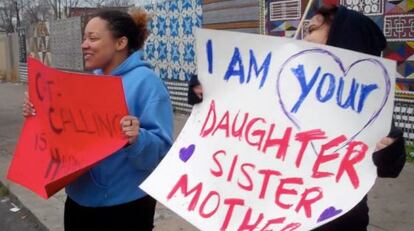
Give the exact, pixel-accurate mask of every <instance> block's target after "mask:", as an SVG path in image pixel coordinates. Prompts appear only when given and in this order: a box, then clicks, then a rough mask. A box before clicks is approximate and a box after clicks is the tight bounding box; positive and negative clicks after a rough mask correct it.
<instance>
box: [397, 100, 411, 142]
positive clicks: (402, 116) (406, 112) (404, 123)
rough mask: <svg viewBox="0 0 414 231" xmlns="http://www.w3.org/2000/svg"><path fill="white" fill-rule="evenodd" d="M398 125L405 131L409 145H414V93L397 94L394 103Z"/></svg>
mask: <svg viewBox="0 0 414 231" xmlns="http://www.w3.org/2000/svg"><path fill="white" fill-rule="evenodd" d="M394 119H395V122H396V125H397V126H398V127H400V128H401V129H402V130H403V131H404V137H405V139H406V141H407V143H409V144H414V92H397V97H396V98H395V102H394Z"/></svg>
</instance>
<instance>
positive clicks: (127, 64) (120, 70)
mask: <svg viewBox="0 0 414 231" xmlns="http://www.w3.org/2000/svg"><path fill="white" fill-rule="evenodd" d="M143 58H144V52H143V51H141V50H139V51H135V52H134V53H132V54H131V55H130V56H129V57H128V58H127V59H125V61H124V62H122V63H121V64H120V65H119V66H117V67H116V68H115V69H114V70H112V71H111V73H110V75H115V76H123V75H124V74H126V73H128V72H130V71H131V70H133V69H135V68H137V67H142V66H145V67H148V68H151V65H150V64H149V63H148V62H146V61H144V60H143ZM94 73H95V74H99V75H102V74H103V71H102V69H97V70H95V71H94Z"/></svg>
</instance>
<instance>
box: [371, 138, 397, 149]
mask: <svg viewBox="0 0 414 231" xmlns="http://www.w3.org/2000/svg"><path fill="white" fill-rule="evenodd" d="M394 141H395V139H394V138H391V137H384V138H382V139H381V140H380V141H379V142H378V143H377V145H376V146H375V151H379V150H382V149H384V148H386V147H388V146H389V145H391V144H392V143H394Z"/></svg>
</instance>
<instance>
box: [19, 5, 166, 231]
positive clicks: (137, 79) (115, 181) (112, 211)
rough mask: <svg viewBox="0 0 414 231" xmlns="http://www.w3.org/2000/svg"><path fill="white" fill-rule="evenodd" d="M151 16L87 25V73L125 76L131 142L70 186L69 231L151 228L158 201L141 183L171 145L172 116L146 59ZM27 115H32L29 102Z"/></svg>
mask: <svg viewBox="0 0 414 231" xmlns="http://www.w3.org/2000/svg"><path fill="white" fill-rule="evenodd" d="M147 35H148V31H147V15H146V13H145V12H143V11H135V12H133V13H131V14H128V13H125V12H120V11H103V12H100V13H98V14H97V15H96V16H95V17H93V18H92V19H91V20H90V21H89V22H88V24H87V25H86V27H85V32H84V40H83V43H82V46H81V47H82V51H83V55H84V61H85V69H88V70H94V72H95V73H96V74H101V75H114V76H121V77H122V83H123V87H124V91H125V99H126V102H127V106H128V111H129V115H127V116H125V117H123V118H122V119H121V121H120V123H121V128H122V132H123V133H124V135H125V137H126V138H127V139H128V144H127V145H126V146H125V147H124V148H122V149H120V150H118V151H117V152H115V153H113V154H112V155H111V156H109V157H108V158H106V159H104V160H103V161H101V162H99V163H98V164H97V165H96V166H95V167H93V168H92V169H90V170H89V171H87V172H86V173H85V174H84V175H82V176H80V177H79V178H78V179H76V180H75V181H74V182H72V183H70V184H69V185H68V186H67V187H66V193H67V195H68V197H67V200H66V203H65V215H64V216H65V230H66V231H71V230H144V231H145V230H152V228H153V219H154V212H155V204H156V201H155V200H154V199H153V198H151V197H150V196H148V195H147V194H145V192H143V191H142V190H141V189H140V188H139V187H138V185H139V184H140V183H141V182H142V181H143V180H144V179H145V178H146V177H147V176H148V175H149V174H150V173H151V171H152V170H153V169H154V168H155V167H156V166H157V165H158V163H159V162H160V160H161V159H162V158H163V157H164V155H165V154H166V153H167V151H168V150H169V148H170V147H171V144H172V141H173V138H172V133H173V113H172V106H171V101H170V97H169V94H168V91H167V89H166V87H165V85H164V84H163V82H162V80H161V79H160V78H159V77H158V76H157V75H156V74H155V72H154V71H153V70H152V69H151V67H150V65H149V64H148V63H147V62H145V61H144V60H143V53H142V51H141V48H142V46H143V44H144V42H145V39H146V38H147ZM23 114H24V115H25V116H30V115H32V114H34V109H33V108H32V107H31V104H30V102H28V100H27V101H26V103H25V106H24V108H23Z"/></svg>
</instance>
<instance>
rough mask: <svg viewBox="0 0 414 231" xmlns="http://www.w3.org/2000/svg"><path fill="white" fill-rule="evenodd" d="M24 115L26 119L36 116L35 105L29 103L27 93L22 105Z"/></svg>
mask: <svg viewBox="0 0 414 231" xmlns="http://www.w3.org/2000/svg"><path fill="white" fill-rule="evenodd" d="M22 114H23V116H24V117H29V116H35V115H36V110H35V108H34V107H33V104H32V103H31V102H30V101H29V94H28V93H27V91H26V92H25V93H24V101H23V105H22Z"/></svg>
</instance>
